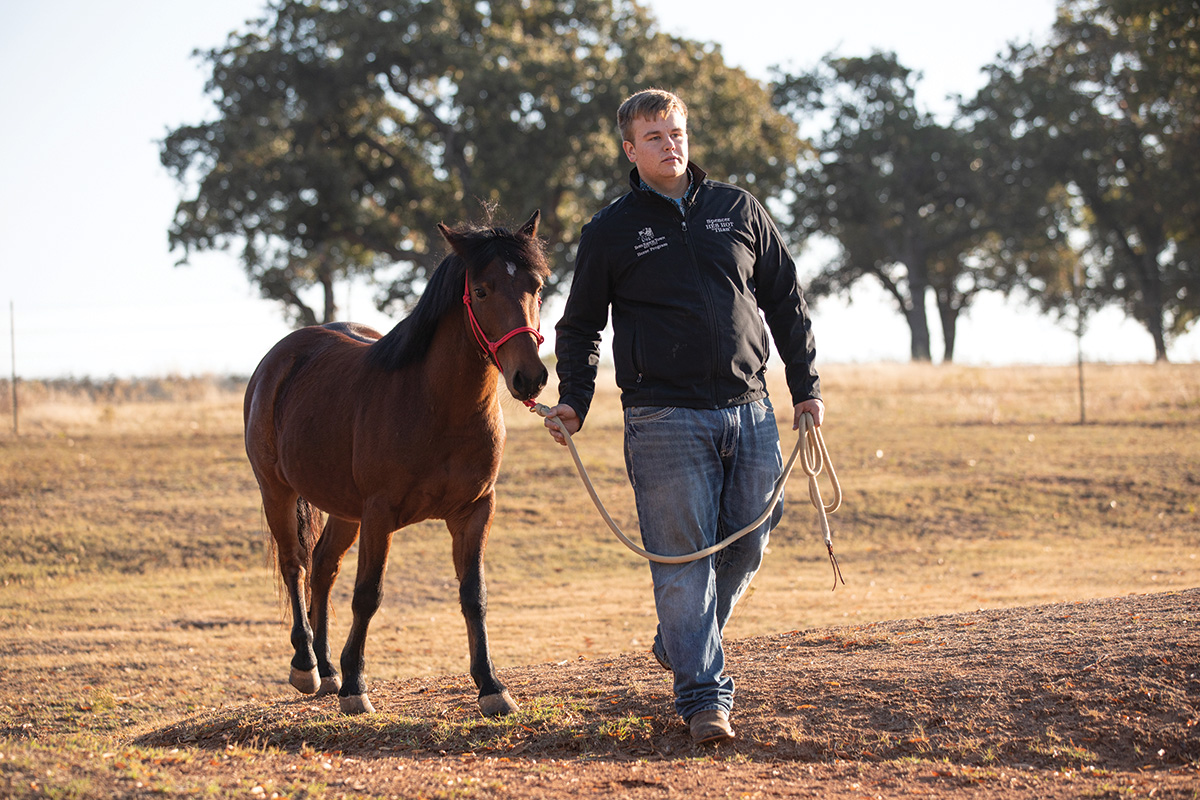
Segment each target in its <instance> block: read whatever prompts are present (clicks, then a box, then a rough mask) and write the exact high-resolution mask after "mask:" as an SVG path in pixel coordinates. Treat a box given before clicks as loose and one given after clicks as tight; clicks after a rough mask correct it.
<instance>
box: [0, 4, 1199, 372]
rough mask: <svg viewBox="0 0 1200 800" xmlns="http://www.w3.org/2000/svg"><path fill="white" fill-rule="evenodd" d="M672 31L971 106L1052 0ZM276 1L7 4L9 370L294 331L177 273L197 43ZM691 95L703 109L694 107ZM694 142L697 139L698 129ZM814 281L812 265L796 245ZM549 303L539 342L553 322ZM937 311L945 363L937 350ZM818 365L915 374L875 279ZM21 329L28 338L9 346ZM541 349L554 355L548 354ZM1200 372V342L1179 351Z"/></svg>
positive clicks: (1035, 331)
mask: <svg viewBox="0 0 1200 800" xmlns="http://www.w3.org/2000/svg"><path fill="white" fill-rule="evenodd" d="M643 3H644V5H646V6H648V7H649V8H650V9H651V10H652V12H653V13H654V14H655V15H656V16H657V17H658V19H659V21H660V24H661V26H662V27H663V29H664V30H667V31H669V32H671V33H676V34H679V35H682V36H686V37H688V38H692V39H698V40H702V41H711V42H715V43H717V44H719V45H720V46H721V50H722V53H723V54H724V56H725V59H726V62H727V63H730V64H733V65H736V66H739V67H742V68H743V69H745V70H746V71H747V72H749V73H750V74H752V75H754V76H756V77H760V78H764V79H765V78H766V77H767V76H768V70H769V68H770V67H771V66H773V65H783V66H788V67H792V68H794V69H805V68H809V67H812V66H814V65H815V64H816V63H817V62H818V61H819V60H820V59H821V58H822V57H823V56H824V55H826V54H827V53H830V52H836V53H837V54H838V55H843V56H853V55H866V54H868V53H870V52H871V51H872V50H887V51H891V52H894V53H896V54H897V56H898V58H899V60H900V62H901V63H902V64H904V65H905V66H908V67H910V68H913V69H915V70H917V71H918V72H920V73H921V74H922V76H923V78H922V81H921V83H920V90H919V98H920V102H921V103H922V104H923V106H924V107H925V108H927V109H928V110H931V111H934V112H938V111H939V110H942V109H946V108H948V107H949V105H948V103H947V101H946V98H947V97H949V96H951V95H955V94H961V95H967V96H969V95H971V94H973V93H974V92H975V91H976V90H977V89H978V88H979V87H980V86H981V85H982V83H983V76H982V73H981V72H980V68H981V67H982V66H983V65H985V64H987V63H989V62H990V61H992V60H993V59H994V57H995V56H996V54H997V53H999V52H1000V51H1002V50H1004V49H1005V46H1006V44H1007V43H1008V42H1011V41H1018V40H1019V41H1028V40H1030V39H1038V38H1044V36H1045V35H1046V34H1047V32H1048V31H1049V29H1050V26H1051V24H1052V23H1053V20H1054V11H1055V2H1054V0H1009V1H1008V2H1006V3H983V2H963V0H913V1H912V2H908V3H897V2H895V0H859V2H853V1H850V2H844V3H815V2H810V0H739V2H737V3H732V4H731V3H729V2H728V0H726V1H725V2H717V0H643ZM263 6H264V2H262V0H170V2H163V0H117V1H116V2H105V3H97V2H95V1H94V0H40V1H39V2H37V3H16V2H6V3H4V5H3V6H0V103H2V106H0V107H3V108H4V109H5V114H4V116H5V124H4V125H3V126H0V154H2V155H0V320H2V327H3V331H4V332H3V334H2V335H0V341H2V342H3V343H4V345H5V346H4V348H3V349H4V351H5V352H4V353H0V374H4V375H7V374H8V373H9V371H10V369H11V368H12V362H11V360H14V352H15V369H16V373H17V375H18V376H19V377H21V378H23V379H46V378H63V377H75V378H82V377H92V378H97V379H102V378H107V377H152V376H166V375H180V376H194V375H207V374H215V375H226V374H233V375H242V376H245V375H249V373H250V372H252V371H253V369H254V366H255V364H257V362H258V360H259V359H260V358H261V357H262V355H263V354H264V353H265V352H266V351H267V350H268V349H269V348H270V347H271V345H273V344H274V343H275V342H276V341H277V340H278V339H279V338H281V337H282V336H284V335H285V334H286V333H287V332H288V327H287V325H286V323H285V322H284V319H283V315H282V313H281V311H280V309H279V307H278V306H277V305H276V304H274V303H271V302H268V301H265V300H263V299H261V298H260V297H259V295H258V292H257V290H256V289H255V288H254V287H253V286H252V285H250V283H249V282H248V281H247V279H246V277H245V274H244V272H243V271H242V268H241V266H240V264H239V263H238V261H237V258H236V255H235V254H234V253H227V252H217V253H208V254H200V255H196V256H193V257H192V259H191V261H190V262H189V264H188V265H185V266H176V262H177V261H178V256H179V253H178V252H176V253H171V252H170V251H169V248H168V244H167V227H168V225H169V224H170V221H171V218H172V215H173V213H174V209H175V206H176V204H177V203H178V202H179V200H180V198H181V189H180V187H178V186H177V185H176V184H175V182H174V180H173V179H172V178H171V177H170V176H169V175H168V174H167V173H166V171H165V170H164V169H163V168H162V167H161V165H160V164H159V160H158V146H159V142H160V141H161V140H162V138H163V137H164V136H165V135H166V133H167V131H168V130H170V129H172V128H174V127H177V126H179V125H181V124H185V123H193V122H199V121H202V120H204V119H207V118H210V117H211V115H212V104H211V100H210V99H209V98H207V97H206V96H205V94H204V82H205V78H206V74H205V70H204V67H203V64H202V63H201V61H200V60H199V59H197V58H195V57H194V56H193V52H194V51H195V50H196V49H205V48H211V47H215V46H218V45H220V44H222V43H223V42H224V41H225V39H226V37H227V36H228V34H229V33H230V32H231V31H233V30H235V29H239V28H242V27H243V24H244V22H245V20H247V19H250V18H253V17H256V16H258V15H259V14H260V13H261V11H262V8H263ZM688 102H690V103H696V102H703V99H702V98H688ZM692 135H693V138H695V137H696V136H700V135H704V132H702V131H693V132H692ZM795 255H797V257H798V261H799V264H800V270H801V278H802V280H803V278H804V276H805V275H806V274H812V272H813V271H815V270H816V268H817V267H818V266H819V264H820V258H821V255H820V254H819V253H803V252H802V253H796V254H795ZM342 288H343V295H342V297H341V298H340V299H339V302H340V305H341V306H342V308H343V310H344V311H345V312H346V313H345V316H347V317H348V318H351V319H354V320H357V321H360V322H365V323H367V324H370V325H372V326H374V327H376V328H379V329H381V330H386V329H388V328H390V327H391V326H392V325H393V324H394V323H395V321H396V320H395V319H392V318H387V317H385V316H384V315H382V314H380V313H379V312H377V311H376V310H375V309H374V306H373V302H372V296H373V292H374V290H373V289H372V288H371V287H369V286H365V285H356V286H354V287H345V286H344V287H342ZM556 319H557V315H556V308H555V306H554V304H552V303H548V304H547V307H546V310H545V312H544V321H543V329H544V330H545V332H549V330H548V329H550V328H552V327H553V323H554V322H555V321H556ZM935 319H936V316H935V315H933V314H931V326H932V327H933V328H934V329H935V331H934V345H933V350H934V357H935V360H937V359H940V356H941V341H940V336H939V334H938V332H937V331H936V327H937V326H936V324H933V321H934V320H935ZM813 325H814V330H815V332H816V336H817V343H818V350H819V353H820V358H821V359H822V361H824V362H829V363H871V362H878V361H892V362H904V361H907V360H908V356H909V341H910V338H909V332H908V327H907V325H906V324H905V323H904V320H903V319H902V318H901V317H900V315H899V314H898V312H896V311H895V310H894V308H893V307H891V306H890V305H889V304H888V302H887V301H886V299H885V298H884V295H883V293H882V290H881V289H879V288H878V286H877V285H875V284H869V283H865V282H864V283H862V284H860V287H859V288H858V289H857V290H856V291H855V292H854V294H853V296H852V298H851V300H850V302H846V301H843V300H839V299H828V300H823V301H822V302H820V303H819V304H816V305H815V306H814V308H813ZM14 334H15V335H14ZM1077 344H1078V343H1077V339H1076V337H1075V335H1074V332H1073V330H1072V329H1071V328H1070V327H1069V326H1068V325H1065V324H1062V323H1054V322H1052V321H1050V320H1049V319H1047V318H1044V317H1041V316H1039V315H1037V314H1035V313H1032V312H1031V311H1030V310H1028V309H1027V308H1025V307H1023V304H1022V303H1019V302H1017V301H1012V302H1006V301H1004V300H1003V299H1000V298H996V297H990V296H984V297H983V298H982V299H981V300H980V301H978V302H977V304H976V306H975V307H973V308H972V309H971V310H970V311H969V312H967V314H966V315H965V317H964V318H962V319H961V320H960V322H959V330H958V342H957V345H956V352H955V361H957V362H959V363H965V364H977V365H988V364H993V365H1002V364H1013V363H1018V364H1021V363H1029V364H1070V363H1074V361H1075V360H1076V358H1077ZM1082 346H1083V355H1084V358H1085V359H1086V360H1088V361H1106V362H1137V361H1151V360H1152V359H1153V354H1154V349H1153V345H1152V342H1151V340H1150V337H1149V334H1147V333H1146V332H1145V331H1144V329H1143V328H1141V326H1139V325H1137V324H1136V323H1132V322H1129V321H1127V320H1125V319H1124V318H1123V316H1122V315H1121V314H1120V313H1119V312H1116V311H1110V312H1104V313H1101V314H1100V315H1098V316H1096V317H1094V318H1093V320H1092V322H1091V325H1090V327H1089V329H1088V331H1087V333H1086V334H1085V336H1084V337H1083V340H1082ZM544 349H545V350H546V351H547V352H549V351H550V350H551V349H552V344H551V343H550V342H547V344H546V345H545V346H544ZM1169 355H1170V357H1171V359H1172V360H1174V361H1197V360H1200V330H1198V331H1193V332H1192V333H1190V334H1189V335H1187V336H1185V337H1183V338H1181V339H1180V340H1178V341H1177V342H1176V343H1175V344H1174V346H1173V347H1172V348H1171V349H1170V351H1169Z"/></svg>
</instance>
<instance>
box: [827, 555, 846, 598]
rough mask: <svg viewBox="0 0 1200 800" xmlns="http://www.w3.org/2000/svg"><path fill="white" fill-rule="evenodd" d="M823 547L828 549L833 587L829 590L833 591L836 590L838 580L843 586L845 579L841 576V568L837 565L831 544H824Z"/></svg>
mask: <svg viewBox="0 0 1200 800" xmlns="http://www.w3.org/2000/svg"><path fill="white" fill-rule="evenodd" d="M825 547H827V548H828V549H829V563H830V564H832V565H833V588H832V589H830V590H829V591H831V592H833V591H837V587H838V581H841V582H842V586H845V585H846V579H845V578H843V577H842V568H841V567H840V566H838V560H837V556H835V555H834V554H833V545H832V544H826V545H825Z"/></svg>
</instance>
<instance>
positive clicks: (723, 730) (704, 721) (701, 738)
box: [688, 708, 734, 744]
mask: <svg viewBox="0 0 1200 800" xmlns="http://www.w3.org/2000/svg"><path fill="white" fill-rule="evenodd" d="M688 727H689V728H691V731H692V741H693V742H695V743H696V744H706V743H708V742H713V743H716V742H728V741H730V740H731V739H733V738H734V733H733V728H732V727H731V726H730V725H729V712H727V711H724V710H722V709H720V708H712V709H709V710H708V711H697V712H696V713H695V714H693V715H692V717H691V719H689V720H688Z"/></svg>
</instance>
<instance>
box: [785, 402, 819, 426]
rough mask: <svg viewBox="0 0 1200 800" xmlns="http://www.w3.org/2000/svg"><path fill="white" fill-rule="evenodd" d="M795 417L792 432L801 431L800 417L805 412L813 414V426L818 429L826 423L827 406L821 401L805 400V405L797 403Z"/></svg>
mask: <svg viewBox="0 0 1200 800" xmlns="http://www.w3.org/2000/svg"><path fill="white" fill-rule="evenodd" d="M794 411H795V416H794V417H793V418H792V430H794V431H798V430H800V416H801V415H802V414H804V413H805V412H808V413H809V414H812V418H813V424H814V425H816V426H817V427H818V428H819V427H821V423H822V422H824V421H825V404H824V403H822V402H821V401H820V400H805V401H804V402H803V403H797V404H796V408H795V409H794Z"/></svg>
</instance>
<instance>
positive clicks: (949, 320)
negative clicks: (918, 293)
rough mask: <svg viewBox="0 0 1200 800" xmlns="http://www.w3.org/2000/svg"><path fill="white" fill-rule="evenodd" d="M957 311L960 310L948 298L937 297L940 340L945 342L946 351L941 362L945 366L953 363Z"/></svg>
mask: <svg viewBox="0 0 1200 800" xmlns="http://www.w3.org/2000/svg"><path fill="white" fill-rule="evenodd" d="M959 311H961V309H960V308H956V307H955V305H954V303H953V302H952V301H951V300H950V299H949V298H943V297H940V296H939V297H938V316H939V317H940V318H941V320H942V339H944V340H945V342H946V351H945V354H944V355H943V356H942V362H943V363H945V364H951V363H953V362H954V335H955V333H956V332H957V330H958V312H959Z"/></svg>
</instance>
